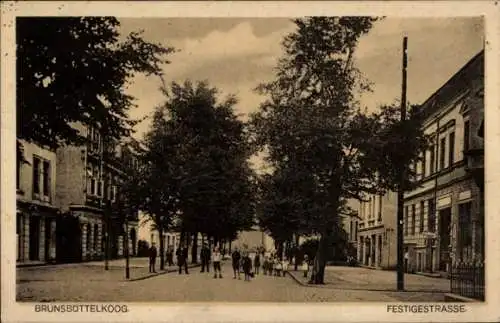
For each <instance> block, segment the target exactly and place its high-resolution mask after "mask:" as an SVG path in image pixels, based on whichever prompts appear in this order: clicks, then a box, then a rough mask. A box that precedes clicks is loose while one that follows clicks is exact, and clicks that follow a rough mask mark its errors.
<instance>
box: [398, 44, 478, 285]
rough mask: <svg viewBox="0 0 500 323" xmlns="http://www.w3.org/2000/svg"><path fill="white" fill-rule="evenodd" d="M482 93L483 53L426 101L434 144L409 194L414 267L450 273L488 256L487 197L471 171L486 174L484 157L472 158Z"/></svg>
mask: <svg viewBox="0 0 500 323" xmlns="http://www.w3.org/2000/svg"><path fill="white" fill-rule="evenodd" d="M483 96H484V51H483V52H481V53H479V54H478V55H476V56H475V57H474V58H472V59H471V60H470V61H469V62H468V63H467V64H466V65H465V66H464V67H463V68H462V69H461V70H460V71H458V72H457V73H456V74H455V75H454V76H453V77H452V78H451V79H450V80H449V81H448V82H446V84H444V85H443V86H442V87H441V88H440V89H438V90H437V91H436V92H435V93H434V94H433V95H432V96H431V97H430V98H429V99H427V100H426V101H425V102H424V104H423V105H422V110H421V111H422V113H424V117H425V122H424V125H423V127H424V132H425V133H426V134H428V135H430V136H431V142H432V144H431V146H430V148H429V150H428V151H426V152H425V154H424V155H423V156H422V157H423V160H422V161H421V162H419V163H417V164H416V165H413V167H415V168H416V172H417V180H418V181H419V184H420V185H419V187H418V188H417V189H414V190H412V191H410V192H407V193H406V194H405V209H404V216H405V219H404V229H403V230H404V244H405V251H407V252H408V254H409V270H410V271H413V272H424V271H425V272H441V273H442V274H443V275H444V276H446V275H447V273H449V270H450V266H451V264H452V263H453V262H463V261H474V260H475V259H484V224H483V223H484V222H483V221H484V211H483V205H484V199H482V197H481V190H480V186H478V184H477V181H476V180H475V176H474V174H473V172H472V171H471V170H472V169H476V170H477V169H479V172H481V170H482V171H483V172H484V159H483V160H482V161H481V159H479V162H478V159H477V158H475V159H474V158H471V157H468V156H469V152H471V151H474V150H477V149H479V150H481V149H482V148H483V140H482V138H480V136H479V134H478V129H479V127H480V125H481V122H482V121H483V115H484V99H483ZM474 162H475V163H474ZM481 162H482V163H483V165H481ZM478 163H479V165H477V164H478ZM483 176H484V175H483ZM483 181H484V178H483Z"/></svg>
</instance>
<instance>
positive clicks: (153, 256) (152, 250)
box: [149, 242, 158, 273]
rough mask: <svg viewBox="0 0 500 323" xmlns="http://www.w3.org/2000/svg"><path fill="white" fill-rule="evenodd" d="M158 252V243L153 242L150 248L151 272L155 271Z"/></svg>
mask: <svg viewBox="0 0 500 323" xmlns="http://www.w3.org/2000/svg"><path fill="white" fill-rule="evenodd" d="M157 254H158V252H157V251H156V245H155V243H154V242H153V243H152V244H151V248H149V272H150V273H155V272H156V270H155V264H156V256H157Z"/></svg>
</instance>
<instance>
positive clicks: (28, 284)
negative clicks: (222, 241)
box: [17, 259, 442, 302]
mask: <svg viewBox="0 0 500 323" xmlns="http://www.w3.org/2000/svg"><path fill="white" fill-rule="evenodd" d="M144 261H147V260H140V259H135V260H132V261H131V269H130V273H131V278H132V279H134V278H135V279H137V278H144V279H141V280H136V281H125V279H124V268H123V265H122V264H124V261H123V260H120V261H114V262H110V270H109V271H105V270H104V267H103V265H102V262H96V263H85V264H75V265H58V266H45V267H30V268H18V269H17V300H18V301H87V302H91V301H101V302H105V301H107V302H109V301H117V302H118V301H125V302H148V301H174V302H205V301H216V302H253V301H267V302H330V301H381V302H395V301H410V300H411V301H442V294H441V293H434V294H432V293H417V292H412V293H396V292H390V291H387V292H386V291H367V290H356V288H353V287H356V286H359V284H356V282H355V281H356V279H360V277H365V279H371V278H373V277H372V276H363V275H362V274H361V273H364V272H365V271H369V270H366V269H361V268H359V269H358V270H359V271H356V270H354V271H352V270H350V269H351V268H349V269H347V270H343V271H341V272H342V277H343V278H344V284H343V285H342V286H339V287H343V288H345V289H341V288H336V289H332V288H325V286H321V287H304V286H301V285H300V284H298V283H297V282H295V281H294V280H293V279H292V278H291V277H288V276H287V277H269V276H263V275H258V276H256V278H255V279H254V280H252V281H251V282H245V281H244V280H234V279H233V276H232V271H231V268H230V267H231V266H230V264H229V263H227V262H226V263H225V264H224V265H223V276H224V277H223V279H214V278H213V276H212V272H210V273H200V268H199V267H198V268H191V269H190V274H189V275H184V274H183V275H179V274H177V273H176V272H170V273H166V272H165V273H162V274H160V275H156V276H153V277H149V276H148V269H147V267H145V265H144ZM146 263H147V262H146ZM174 269H175V268H170V270H174ZM373 272H374V271H373ZM335 274H337V273H335ZM366 275H369V274H368V273H366ZM327 277H329V278H330V277H332V270H328V274H327ZM427 279H430V278H427ZM347 280H352V281H353V282H347ZM429 295H433V296H432V297H430V296H429Z"/></svg>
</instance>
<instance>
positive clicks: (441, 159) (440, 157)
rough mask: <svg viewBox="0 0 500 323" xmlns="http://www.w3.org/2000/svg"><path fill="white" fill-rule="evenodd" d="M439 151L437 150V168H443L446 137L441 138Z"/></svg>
mask: <svg viewBox="0 0 500 323" xmlns="http://www.w3.org/2000/svg"><path fill="white" fill-rule="evenodd" d="M439 148H440V151H439V169H440V170H441V169H444V168H445V154H446V138H441V144H440V147H439Z"/></svg>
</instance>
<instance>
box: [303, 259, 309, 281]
mask: <svg viewBox="0 0 500 323" xmlns="http://www.w3.org/2000/svg"><path fill="white" fill-rule="evenodd" d="M302 271H303V272H304V278H307V273H308V271H309V259H308V257H307V255H305V256H304V261H303V262H302Z"/></svg>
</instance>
